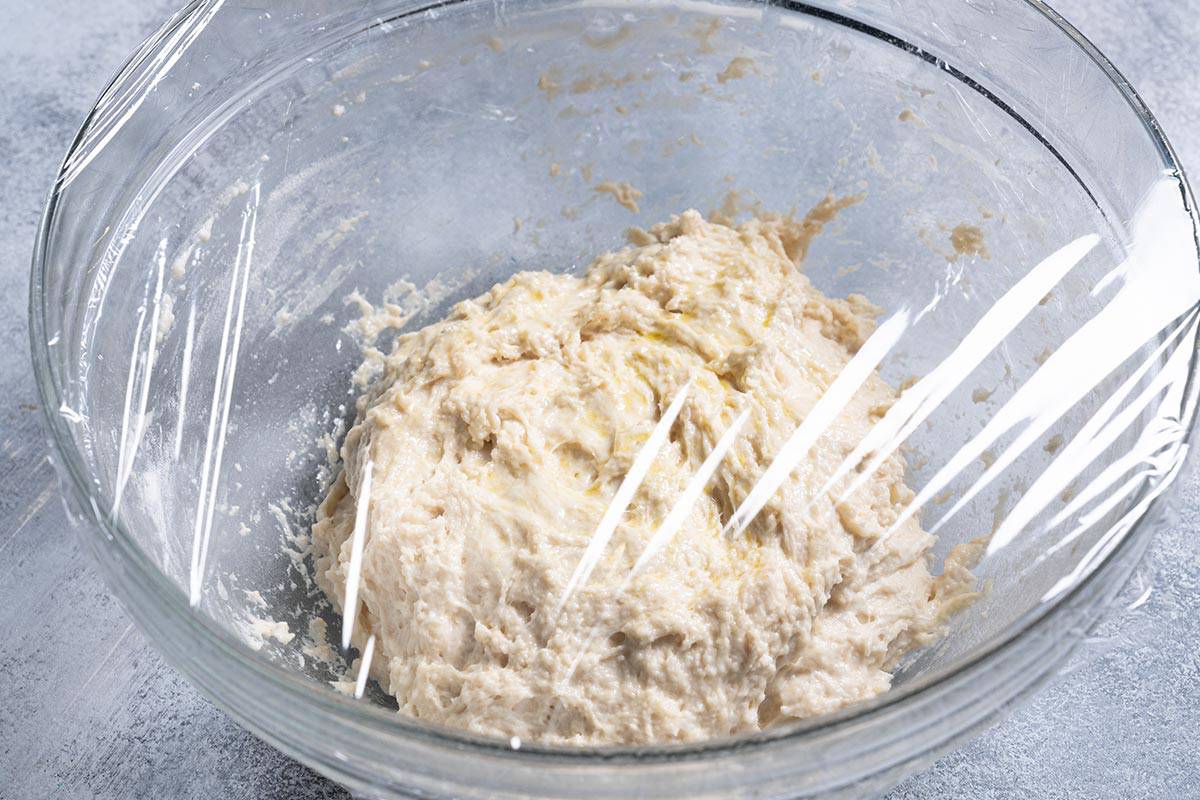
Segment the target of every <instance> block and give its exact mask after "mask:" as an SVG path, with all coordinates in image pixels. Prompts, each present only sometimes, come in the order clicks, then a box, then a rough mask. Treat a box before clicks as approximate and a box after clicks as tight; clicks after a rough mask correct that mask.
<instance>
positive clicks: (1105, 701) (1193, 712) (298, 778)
mask: <svg viewBox="0 0 1200 800" xmlns="http://www.w3.org/2000/svg"><path fill="white" fill-rule="evenodd" d="M173 5H175V3H174V2H170V1H168V2H164V1H163V0H0V19H3V20H4V22H3V28H4V33H3V34H0V74H2V75H3V76H4V80H2V81H0V797H4V798H10V797H11V798H14V799H16V798H20V799H21V800H24V798H42V797H55V798H72V799H73V798H102V799H104V800H108V798H143V797H155V798H160V797H161V798H290V799H293V800H316V799H317V798H345V797H347V795H346V793H345V792H344V791H343V790H342V789H340V788H338V787H337V786H335V785H333V784H331V783H330V782H328V781H325V780H324V779H322V778H320V777H319V776H317V775H315V774H313V773H312V772H311V771H309V770H308V769H306V768H305V767H303V766H301V765H300V764H297V763H296V762H294V761H292V760H291V759H289V758H287V757H285V756H283V755H281V754H279V753H278V752H276V751H275V750H274V749H272V748H271V747H269V746H267V745H265V744H263V743H262V742H260V741H258V740H257V739H255V738H254V737H253V736H251V735H250V734H247V733H245V732H243V731H242V730H240V729H239V728H238V727H237V726H235V725H234V724H233V723H232V722H230V721H229V720H228V719H227V718H226V717H225V716H224V715H223V714H222V713H221V712H220V711H218V710H216V709H215V708H214V707H213V706H211V705H210V704H209V703H208V702H207V701H205V700H204V699H202V698H201V697H200V696H199V695H198V694H197V693H196V692H195V691H194V690H193V689H192V688H191V687H190V686H189V685H188V684H187V683H185V682H184V681H183V679H182V678H180V677H179V675H177V674H176V673H175V671H174V670H172V669H171V668H170V667H168V666H166V665H165V664H164V663H163V662H162V660H161V659H160V658H159V656H158V655H157V653H156V652H155V651H154V650H153V648H152V647H151V646H150V645H149V643H148V642H147V641H146V640H145V638H144V637H143V636H142V635H141V634H140V633H139V632H138V631H137V630H135V629H134V628H133V626H132V624H131V623H130V621H129V619H128V618H127V617H126V615H125V613H124V612H123V611H122V609H121V607H120V606H119V605H118V604H117V603H116V601H115V600H114V599H113V598H112V597H111V596H110V595H109V593H108V591H107V589H106V588H105V586H104V584H103V582H102V581H101V580H100V578H99V577H98V575H97V573H96V572H95V570H94V569H93V567H92V566H91V564H90V563H89V561H88V559H87V558H86V557H85V556H84V554H83V553H82V552H81V550H80V546H79V543H78V541H77V537H78V534H77V533H76V532H74V531H72V530H71V529H70V528H69V526H68V524H67V520H66V518H65V516H64V512H63V510H62V507H61V504H60V501H59V498H58V496H57V493H58V486H57V483H56V481H55V478H54V475H53V473H52V471H51V468H50V465H49V464H48V463H47V460H46V445H45V444H44V442H43V439H42V434H41V431H40V429H39V422H38V419H37V416H38V410H37V406H36V403H37V397H36V394H35V390H34V386H33V379H32V376H31V374H30V367H29V356H28V346H27V343H26V342H27V336H26V309H25V306H26V293H27V280H28V264H29V255H30V250H31V248H32V243H33V239H34V233H35V230H36V225H37V221H38V217H39V215H40V213H41V209H42V203H43V201H44V198H45V193H46V190H47V188H48V187H49V185H50V182H51V180H52V179H53V177H54V173H55V170H56V168H57V166H58V163H59V161H60V159H61V157H62V155H63V154H64V152H65V151H66V148H67V145H68V144H69V141H70V139H71V137H72V136H73V135H74V132H75V130H76V127H77V125H78V124H79V122H80V121H81V120H82V118H83V115H84V114H85V113H86V111H87V110H88V109H89V108H90V107H91V104H92V102H93V100H94V98H95V97H96V95H97V93H98V92H99V91H100V89H101V88H102V86H103V84H104V83H105V81H106V80H107V79H108V77H109V76H110V75H111V74H112V73H113V72H114V71H115V70H116V69H117V68H118V67H119V66H120V64H121V63H122V62H123V61H124V59H125V57H126V56H127V55H128V53H129V52H130V51H131V50H132V49H133V48H134V46H135V45H136V44H137V43H138V42H139V41H140V40H141V39H142V38H143V37H144V36H146V35H147V34H149V33H150V32H151V31H152V30H153V29H154V28H155V27H156V26H157V24H158V22H159V21H160V20H162V19H163V18H164V17H165V16H166V15H167V13H168V12H169V11H170V9H171V7H172V6H173ZM1056 7H1057V8H1058V10H1059V11H1061V12H1062V13H1063V14H1064V15H1065V16H1066V17H1067V18H1068V19H1070V20H1072V21H1073V22H1074V23H1075V24H1076V25H1077V26H1078V27H1079V28H1080V29H1081V30H1082V31H1083V32H1084V33H1085V34H1086V35H1088V36H1089V37H1091V38H1092V40H1093V41H1095V42H1096V43H1097V45H1098V46H1099V47H1100V49H1101V50H1103V51H1104V52H1105V53H1107V54H1108V56H1109V57H1110V58H1112V59H1113V61H1114V62H1115V63H1116V64H1117V66H1118V67H1119V68H1121V69H1122V70H1123V71H1124V72H1125V74H1126V76H1127V77H1128V78H1129V79H1130V80H1131V82H1132V83H1133V85H1134V86H1136V87H1137V88H1138V90H1139V91H1140V92H1141V93H1142V95H1143V97H1144V98H1145V99H1146V101H1147V103H1148V104H1149V105H1150V107H1151V109H1153V111H1154V112H1155V114H1156V115H1157V116H1158V119H1159V120H1160V121H1161V122H1162V124H1163V127H1164V128H1165V130H1166V131H1167V133H1168V135H1169V136H1171V138H1172V141H1173V143H1174V144H1175V146H1176V148H1177V149H1178V151H1179V153H1180V155H1181V157H1182V159H1183V162H1184V164H1185V166H1189V165H1190V166H1191V168H1192V169H1193V170H1200V82H1198V81H1197V80H1196V76H1197V61H1196V54H1197V52H1196V51H1197V48H1198V47H1200V0H1187V1H1185V2H1178V1H1177V0H1158V1H1157V2H1145V1H1144V0H1108V2H1104V3H1097V2H1088V1H1087V0H1060V2H1058V3H1056ZM1178 505H1179V508H1180V513H1179V515H1178V519H1177V521H1176V522H1174V523H1172V524H1171V525H1168V526H1167V527H1166V528H1164V529H1163V530H1162V531H1161V532H1160V533H1159V534H1158V537H1157V539H1156V541H1155V543H1154V545H1153V547H1152V550H1151V553H1150V555H1149V557H1148V559H1147V561H1146V563H1145V564H1144V566H1143V568H1142V570H1141V574H1140V575H1139V576H1137V578H1135V580H1134V582H1133V584H1132V585H1131V586H1129V587H1127V590H1126V592H1125V593H1124V596H1123V601H1122V603H1121V604H1119V605H1118V606H1117V607H1116V609H1115V610H1114V612H1113V613H1112V615H1110V618H1109V619H1108V621H1106V622H1105V623H1104V624H1103V625H1102V626H1101V627H1100V629H1099V630H1097V631H1096V632H1095V635H1094V636H1093V637H1092V639H1091V640H1090V641H1089V643H1088V644H1087V646H1086V647H1085V648H1084V649H1083V651H1082V652H1081V653H1079V654H1078V655H1077V656H1076V657H1075V658H1074V660H1073V662H1072V663H1071V665H1070V666H1069V667H1068V669H1067V670H1066V671H1065V672H1064V673H1063V674H1062V675H1061V676H1059V678H1058V679H1057V680H1056V681H1055V682H1054V683H1053V684H1051V685H1050V686H1049V687H1048V688H1046V689H1045V690H1043V691H1042V692H1041V693H1040V695H1038V697H1037V698H1036V699H1035V700H1034V701H1033V702H1031V703H1029V704H1028V705H1027V706H1026V707H1025V708H1023V709H1022V710H1021V711H1019V712H1018V713H1016V714H1015V715H1013V716H1012V717H1010V718H1009V719H1007V720H1006V721H1004V722H1003V723H1001V724H999V725H998V726H996V727H994V728H993V729H991V730H990V731H988V732H987V733H985V734H984V735H982V736H980V737H979V738H978V739H976V740H975V741H973V742H972V743H971V744H969V745H967V746H966V747H964V748H962V749H961V750H959V751H957V752H955V753H954V754H952V755H949V756H946V757H945V758H943V759H942V760H941V761H939V762H938V763H937V764H936V765H934V766H933V767H932V768H930V769H929V770H928V771H926V772H924V773H922V774H920V775H917V776H915V777H913V778H911V779H909V780H908V781H906V782H905V783H904V784H902V785H901V786H899V787H898V788H897V789H896V790H895V791H894V792H892V793H891V795H889V798H890V800H901V799H903V800H912V799H913V798H935V797H936V798H963V800H967V799H968V798H970V799H971V800H979V799H981V798H991V797H997V798H1000V797H1024V798H1060V797H1097V798H1109V797H1112V798H1116V797H1120V798H1183V797H1200V748H1198V746H1197V744H1196V741H1197V730H1200V556H1198V548H1197V537H1196V531H1197V530H1200V477H1198V476H1197V475H1196V474H1195V473H1193V475H1192V476H1191V477H1190V478H1188V479H1186V480H1185V481H1184V483H1183V485H1182V486H1181V487H1180V490H1179V494H1178ZM1147 590H1149V594H1148V596H1146V595H1145V593H1146V591H1147ZM1139 600H1144V602H1143V603H1142V604H1140V605H1138V601H1139ZM1130 606H1136V607H1134V608H1130ZM68 642H70V644H68Z"/></svg>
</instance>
